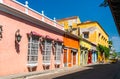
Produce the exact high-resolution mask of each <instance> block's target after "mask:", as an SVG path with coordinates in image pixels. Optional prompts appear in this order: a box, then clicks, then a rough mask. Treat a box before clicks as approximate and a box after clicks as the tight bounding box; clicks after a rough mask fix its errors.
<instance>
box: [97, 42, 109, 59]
mask: <svg viewBox="0 0 120 79" xmlns="http://www.w3.org/2000/svg"><path fill="white" fill-rule="evenodd" d="M97 50H98V51H99V52H100V53H105V57H106V58H108V57H109V52H110V49H109V48H107V47H105V46H103V45H100V44H99V45H98V46H97Z"/></svg>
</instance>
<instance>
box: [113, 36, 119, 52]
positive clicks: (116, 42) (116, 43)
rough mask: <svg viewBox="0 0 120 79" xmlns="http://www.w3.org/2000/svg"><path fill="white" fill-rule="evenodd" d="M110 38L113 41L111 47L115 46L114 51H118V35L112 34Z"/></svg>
mask: <svg viewBox="0 0 120 79" xmlns="http://www.w3.org/2000/svg"><path fill="white" fill-rule="evenodd" d="M111 40H112V42H113V47H114V48H115V50H116V52H120V37H118V36H113V37H112V38H111Z"/></svg>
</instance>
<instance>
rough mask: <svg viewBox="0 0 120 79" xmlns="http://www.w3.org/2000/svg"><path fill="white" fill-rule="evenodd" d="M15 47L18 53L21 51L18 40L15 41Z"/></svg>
mask: <svg viewBox="0 0 120 79" xmlns="http://www.w3.org/2000/svg"><path fill="white" fill-rule="evenodd" d="M15 49H16V52H17V53H20V45H19V43H18V42H17V41H15Z"/></svg>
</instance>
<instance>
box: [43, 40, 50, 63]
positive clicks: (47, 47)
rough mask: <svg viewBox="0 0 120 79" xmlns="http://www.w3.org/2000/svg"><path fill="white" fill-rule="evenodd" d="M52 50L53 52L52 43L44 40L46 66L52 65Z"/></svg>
mask: <svg viewBox="0 0 120 79" xmlns="http://www.w3.org/2000/svg"><path fill="white" fill-rule="evenodd" d="M51 50H52V41H51V40H48V39H46V40H44V42H43V64H45V65H49V64H50V57H51Z"/></svg>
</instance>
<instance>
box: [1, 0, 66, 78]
mask: <svg viewBox="0 0 120 79" xmlns="http://www.w3.org/2000/svg"><path fill="white" fill-rule="evenodd" d="M63 34H64V31H63V27H62V26H60V25H59V24H57V23H56V21H55V20H51V19H49V18H48V17H46V16H45V15H44V12H43V11H42V14H40V13H38V12H36V11H34V10H32V9H31V8H29V6H28V2H26V4H25V5H23V4H21V3H19V2H17V1H15V0H0V76H5V75H10V74H19V73H26V72H31V71H41V70H45V69H55V68H60V67H62V66H63V59H62V58H63V53H62V52H63V48H62V41H63Z"/></svg>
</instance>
